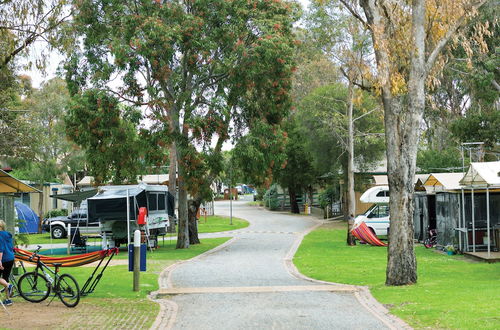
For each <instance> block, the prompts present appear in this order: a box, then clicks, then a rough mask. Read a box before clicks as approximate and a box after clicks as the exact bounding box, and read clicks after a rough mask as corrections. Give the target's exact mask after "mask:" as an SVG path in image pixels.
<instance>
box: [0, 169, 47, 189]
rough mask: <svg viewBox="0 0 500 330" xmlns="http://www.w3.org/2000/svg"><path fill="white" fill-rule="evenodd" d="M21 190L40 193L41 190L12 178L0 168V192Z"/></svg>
mask: <svg viewBox="0 0 500 330" xmlns="http://www.w3.org/2000/svg"><path fill="white" fill-rule="evenodd" d="M21 192H25V193H31V192H37V193H40V192H41V191H40V190H38V189H36V188H33V187H32V186H30V185H27V184H26V183H23V182H22V181H20V180H18V179H16V178H14V177H13V176H11V175H9V173H7V172H5V171H4V170H0V193H21Z"/></svg>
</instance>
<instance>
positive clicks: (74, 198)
mask: <svg viewBox="0 0 500 330" xmlns="http://www.w3.org/2000/svg"><path fill="white" fill-rule="evenodd" d="M96 194H97V189H91V190H84V191H75V192H72V193H69V194H58V195H50V197H52V198H57V199H61V200H63V201H68V202H73V203H80V202H81V201H83V200H86V199H87V198H90V197H93V196H95V195H96Z"/></svg>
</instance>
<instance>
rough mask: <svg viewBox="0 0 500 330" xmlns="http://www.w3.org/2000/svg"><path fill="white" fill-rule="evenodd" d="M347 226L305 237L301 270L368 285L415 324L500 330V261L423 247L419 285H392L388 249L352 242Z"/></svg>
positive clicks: (419, 248) (298, 257)
mask: <svg viewBox="0 0 500 330" xmlns="http://www.w3.org/2000/svg"><path fill="white" fill-rule="evenodd" d="M344 226H345V224H342V225H336V226H335V225H334V226H332V225H327V226H323V227H321V228H319V229H317V230H315V231H313V232H312V233H310V234H309V235H307V236H306V237H305V239H304V241H303V242H302V244H301V246H300V248H299V250H298V251H297V254H296V255H295V258H294V263H295V265H296V266H297V268H298V269H299V270H300V272H301V273H303V274H304V275H307V276H309V277H312V278H315V279H318V280H324V281H331V282H336V283H345V284H355V285H366V286H368V287H369V288H370V291H371V292H372V294H373V296H374V297H375V298H376V299H377V300H378V301H380V302H381V303H383V304H385V305H386V306H387V307H388V308H389V309H390V311H391V313H393V314H394V315H396V316H398V317H400V318H402V319H403V320H405V321H406V322H408V323H409V324H410V325H411V326H412V327H415V328H419V329H422V328H439V329H500V314H499V311H498V307H499V306H500V263H496V264H487V263H482V262H473V261H470V260H468V259H465V258H464V257H463V256H448V255H443V254H440V253H437V252H435V250H433V249H426V248H424V247H423V246H422V245H418V246H416V247H415V251H416V255H417V264H418V283H417V284H415V285H411V286H400V287H388V286H385V284H384V282H385V270H386V265H387V249H386V248H384V247H373V246H369V245H362V244H358V245H356V246H353V247H348V246H346V244H345V239H346V231H345V227H344Z"/></svg>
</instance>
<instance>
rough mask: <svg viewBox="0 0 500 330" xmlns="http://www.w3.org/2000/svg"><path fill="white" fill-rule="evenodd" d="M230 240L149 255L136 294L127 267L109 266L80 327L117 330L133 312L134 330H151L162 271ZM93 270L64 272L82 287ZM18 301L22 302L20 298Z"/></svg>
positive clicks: (85, 303)
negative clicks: (153, 298)
mask: <svg viewBox="0 0 500 330" xmlns="http://www.w3.org/2000/svg"><path fill="white" fill-rule="evenodd" d="M227 240H229V238H211V239H202V240H201V244H197V245H192V246H190V247H189V249H179V250H176V249H175V244H165V246H160V248H159V249H157V250H155V251H153V252H148V255H147V270H146V272H141V277H140V291H138V292H134V291H132V285H133V273H132V272H129V271H128V266H127V265H115V266H109V267H108V268H107V269H106V271H105V272H104V275H103V277H102V279H101V281H100V282H99V284H98V285H97V287H96V289H95V292H94V293H92V294H90V295H89V296H88V297H83V298H82V300H81V302H80V305H81V306H80V305H79V306H78V308H81V309H83V310H84V311H87V310H88V314H87V316H86V317H84V318H81V319H78V324H79V327H82V328H85V327H91V326H95V325H96V324H98V325H99V327H103V328H108V327H109V328H113V327H115V326H116V324H117V323H116V322H118V324H120V320H122V319H129V315H130V314H131V313H133V314H134V322H135V323H133V322H132V323H133V324H132V323H131V324H130V328H144V329H147V328H149V327H150V326H151V325H152V323H153V322H154V320H155V318H156V316H157V314H158V311H159V305H158V304H157V303H154V302H151V301H149V300H148V299H147V295H148V294H149V293H150V292H152V291H156V290H158V276H159V274H160V273H161V271H162V270H163V269H165V268H166V267H168V266H170V265H172V264H174V263H175V262H177V261H179V260H187V259H190V258H193V257H195V256H197V255H199V254H201V253H203V252H206V251H208V250H211V249H213V248H215V247H217V246H219V245H220V244H223V243H224V242H226V241H227ZM117 259H118V260H120V259H127V252H126V251H120V253H119V254H118V255H117V256H115V257H114V259H113V260H117ZM93 270H94V267H75V268H63V269H62V270H61V273H69V274H71V275H73V276H74V277H75V278H76V280H77V281H78V284H79V285H80V288H82V287H83V285H84V283H85V281H86V280H87V278H88V277H89V275H90V274H91V273H92V271H93ZM16 299H21V300H22V298H20V297H17V298H16ZM56 299H57V298H56ZM96 307H97V308H96ZM69 311H72V310H69ZM85 313H86V312H85ZM136 316H137V317H136ZM70 317H72V318H74V317H76V314H74V313H73V314H72V315H71V316H70ZM66 321H67V320H66ZM129 321H130V320H129ZM136 321H137V322H136ZM136 323H137V324H136ZM0 328H1V326H0Z"/></svg>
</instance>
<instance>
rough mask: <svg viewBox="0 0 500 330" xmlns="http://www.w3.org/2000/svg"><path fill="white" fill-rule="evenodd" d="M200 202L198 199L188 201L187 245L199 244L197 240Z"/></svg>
mask: <svg viewBox="0 0 500 330" xmlns="http://www.w3.org/2000/svg"><path fill="white" fill-rule="evenodd" d="M200 204H201V200H200V199H199V198H196V199H190V200H189V201H188V219H189V220H188V222H189V244H200V239H199V238H198V218H197V217H196V216H197V214H198V210H199V209H200Z"/></svg>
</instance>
